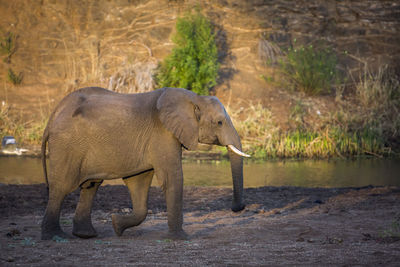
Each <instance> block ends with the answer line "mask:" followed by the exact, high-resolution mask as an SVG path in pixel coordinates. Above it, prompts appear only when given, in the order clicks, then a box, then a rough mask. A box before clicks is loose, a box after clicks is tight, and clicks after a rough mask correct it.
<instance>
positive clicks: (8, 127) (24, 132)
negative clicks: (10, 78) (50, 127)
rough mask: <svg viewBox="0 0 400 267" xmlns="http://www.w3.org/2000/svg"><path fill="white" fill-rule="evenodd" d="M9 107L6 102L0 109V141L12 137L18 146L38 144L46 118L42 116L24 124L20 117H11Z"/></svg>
mask: <svg viewBox="0 0 400 267" xmlns="http://www.w3.org/2000/svg"><path fill="white" fill-rule="evenodd" d="M10 111H11V107H10V105H8V104H7V103H6V102H4V101H3V102H2V103H1V107H0V139H1V138H3V137H4V136H7V135H11V136H14V137H15V139H16V140H17V142H18V143H19V144H20V145H31V144H39V143H40V142H41V141H42V135H43V131H44V129H45V127H46V124H47V116H45V115H44V114H42V116H41V118H40V119H39V120H38V121H28V122H25V121H24V120H23V119H22V118H21V117H18V116H15V115H11V112H10Z"/></svg>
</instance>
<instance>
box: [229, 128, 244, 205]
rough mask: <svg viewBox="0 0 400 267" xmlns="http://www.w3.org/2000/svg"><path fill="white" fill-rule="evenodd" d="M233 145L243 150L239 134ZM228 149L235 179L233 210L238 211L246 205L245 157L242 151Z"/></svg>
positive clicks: (233, 178)
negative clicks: (244, 183)
mask: <svg viewBox="0 0 400 267" xmlns="http://www.w3.org/2000/svg"><path fill="white" fill-rule="evenodd" d="M233 146H234V147H235V148H237V149H238V150H239V151H241V150H242V145H241V143H240V139H239V136H237V138H236V140H235V141H234V144H233ZM228 147H229V146H228ZM228 151H229V158H230V161H231V171H232V180H233V201H232V211H234V212H238V211H241V210H243V209H244V207H245V205H244V203H243V158H242V155H241V154H240V153H237V152H236V151H234V150H232V149H228ZM242 153H243V152H242ZM243 154H244V153H243Z"/></svg>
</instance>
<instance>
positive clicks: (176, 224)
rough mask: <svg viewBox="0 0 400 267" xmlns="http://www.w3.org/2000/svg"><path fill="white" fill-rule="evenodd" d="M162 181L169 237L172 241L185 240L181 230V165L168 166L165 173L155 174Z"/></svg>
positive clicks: (185, 235) (184, 234) (185, 236)
mask: <svg viewBox="0 0 400 267" xmlns="http://www.w3.org/2000/svg"><path fill="white" fill-rule="evenodd" d="M159 176H160V178H161V179H163V190H164V193H165V198H166V202H167V213H168V228H169V237H170V238H172V239H187V234H186V233H185V232H184V231H183V229H182V224H183V213H182V206H183V173H182V165H181V164H177V165H176V166H170V168H169V170H167V171H160V172H157V177H159Z"/></svg>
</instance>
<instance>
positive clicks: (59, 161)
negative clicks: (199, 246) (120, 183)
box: [42, 87, 244, 239]
mask: <svg viewBox="0 0 400 267" xmlns="http://www.w3.org/2000/svg"><path fill="white" fill-rule="evenodd" d="M198 142H200V143H205V144H217V145H222V146H226V145H229V144H233V145H234V146H235V147H236V148H238V149H240V150H241V149H242V148H241V143H240V138H239V136H238V134H237V132H236V130H235V128H234V127H233V125H232V122H231V120H230V118H229V116H228V114H227V113H226V111H225V109H224V107H223V106H222V104H221V103H220V102H219V100H218V99H217V98H215V97H208V96H198V95H197V94H195V93H193V92H191V91H188V90H185V89H178V88H162V89H159V90H156V91H153V92H149V93H143V94H119V93H115V92H112V91H109V90H106V89H102V88H94V87H90V88H83V89H80V90H78V91H75V92H73V93H71V94H70V95H68V96H66V97H65V98H64V99H63V100H62V101H61V102H60V104H59V105H58V106H57V108H56V109H55V110H54V112H53V114H52V115H51V117H50V119H49V122H48V125H47V127H46V129H45V132H44V135H43V143H42V161H43V168H44V171H45V176H46V181H47V183H48V188H49V200H48V204H47V208H46V212H45V215H44V218H43V222H42V239H51V238H52V237H53V236H55V235H58V236H61V237H67V235H66V234H65V233H63V231H62V230H61V227H60V224H59V217H60V208H61V204H62V202H63V200H64V198H65V196H66V195H67V194H69V193H71V192H72V191H74V190H75V189H76V188H78V187H80V190H81V191H80V199H79V203H78V205H77V207H76V211H75V216H74V220H73V234H74V235H76V236H78V237H83V238H89V237H94V236H96V235H97V234H96V231H95V229H94V228H93V226H92V222H91V208H92V202H93V198H94V196H95V194H96V191H97V189H98V187H99V185H100V184H101V182H102V181H103V180H109V179H117V178H124V182H125V184H126V185H127V186H128V189H129V191H130V195H131V199H132V205H133V213H132V214H130V215H125V216H122V215H116V214H114V215H112V222H113V227H114V230H115V232H116V234H117V235H121V234H122V232H123V231H124V230H125V229H126V228H129V227H132V226H136V225H139V224H140V223H141V222H143V220H144V219H145V218H146V215H147V199H148V192H149V187H150V185H151V181H152V178H153V174H156V175H157V177H158V179H159V180H160V181H161V182H162V184H163V186H162V188H163V190H164V193H165V197H166V203H167V213H168V226H169V235H170V236H171V238H185V233H184V231H183V229H182V223H183V215H182V191H183V175H182V157H181V155H182V146H184V147H185V148H187V149H190V150H193V149H195V148H196V147H197V144H198ZM46 143H47V144H48V150H49V158H48V174H47V169H46V160H45V153H46ZM229 156H230V160H231V167H232V178H233V203H232V210H233V211H235V212H237V211H240V210H242V209H243V208H244V204H243V160H242V158H241V157H240V156H238V155H236V154H234V153H233V152H229Z"/></svg>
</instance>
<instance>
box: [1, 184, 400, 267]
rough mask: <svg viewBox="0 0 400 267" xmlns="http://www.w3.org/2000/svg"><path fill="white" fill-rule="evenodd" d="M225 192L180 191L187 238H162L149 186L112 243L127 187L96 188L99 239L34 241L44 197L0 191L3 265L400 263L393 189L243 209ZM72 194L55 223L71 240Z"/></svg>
mask: <svg viewBox="0 0 400 267" xmlns="http://www.w3.org/2000/svg"><path fill="white" fill-rule="evenodd" d="M231 193H232V192H231V190H230V189H228V188H211V187H185V190H184V229H185V230H186V231H187V233H188V234H189V239H188V240H182V241H173V240H169V239H167V238H166V233H167V229H168V227H167V218H166V212H165V210H166V209H165V201H164V199H163V195H162V192H161V190H160V188H158V187H152V188H151V190H150V197H149V215H148V217H147V219H146V220H145V221H144V223H143V224H142V225H140V226H138V227H137V228H132V229H128V230H126V232H125V233H124V234H123V236H121V237H117V236H115V234H114V232H113V230H112V226H111V216H110V215H111V213H127V212H130V211H131V210H130V208H129V207H130V200H129V195H128V191H127V189H126V187H124V186H109V185H108V186H102V187H101V188H100V189H99V192H98V194H97V195H96V198H95V201H94V207H93V213H92V219H93V224H94V226H95V228H96V229H97V231H98V237H96V238H93V239H86V240H85V239H68V240H67V239H57V240H53V241H41V240H40V223H41V219H42V216H43V213H44V209H45V205H46V202H47V190H46V188H45V186H44V185H43V184H39V185H23V186H22V185H3V184H2V185H0V217H1V218H2V219H1V220H0V248H1V249H0V262H1V265H6V266H13V265H21V264H26V265H30V266H43V265H53V264H58V265H76V264H79V263H80V264H83V263H88V262H90V263H91V264H92V265H119V266H125V265H145V266H150V265H152V266H154V265H168V266H175V265H211V266H220V265H282V266H287V265H290V264H301V265H320V266H321V265H326V264H329V265H332V264H333V265H364V266H377V265H385V266H396V265H397V264H398V262H399V261H400V252H399V251H400V242H399V240H400V238H399V235H400V233H399V228H398V227H399V223H400V222H399V220H400V218H399V215H400V206H399V205H398V203H399V201H400V188H399V187H363V188H330V189H323V188H300V187H261V188H248V189H245V201H246V204H247V206H246V209H245V210H244V211H243V212H240V213H232V212H231V211H230V204H231ZM77 200H78V192H74V193H72V194H71V195H69V196H68V197H67V198H66V200H65V201H64V205H63V209H62V215H61V224H62V227H63V228H64V230H65V231H66V232H67V233H69V234H70V233H71V229H72V218H73V213H74V208H75V205H76V202H77Z"/></svg>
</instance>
